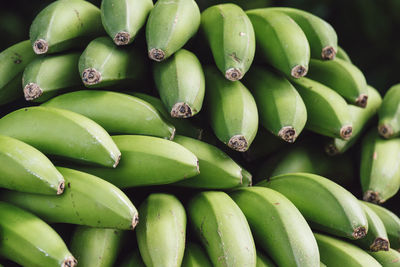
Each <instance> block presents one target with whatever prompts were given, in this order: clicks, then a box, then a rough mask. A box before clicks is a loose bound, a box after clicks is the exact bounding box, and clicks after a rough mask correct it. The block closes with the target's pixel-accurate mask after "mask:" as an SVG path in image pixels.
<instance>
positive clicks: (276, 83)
mask: <svg viewBox="0 0 400 267" xmlns="http://www.w3.org/2000/svg"><path fill="white" fill-rule="evenodd" d="M246 78H247V79H245V82H244V83H245V84H246V86H247V87H248V88H250V91H251V92H252V93H253V95H254V98H255V100H256V103H257V108H258V112H259V114H260V122H261V124H262V125H263V126H264V127H265V128H266V129H268V130H269V131H270V132H272V133H273V134H274V135H276V136H278V137H280V138H281V139H283V140H284V141H286V142H289V143H293V142H294V141H295V140H296V138H297V136H298V135H299V134H300V133H301V131H302V130H303V128H304V126H305V124H306V121H307V110H306V106H305V105H304V102H303V100H302V99H301V97H300V95H299V93H298V92H297V91H296V89H295V88H294V87H293V85H292V84H291V83H290V82H289V81H288V80H287V79H286V78H284V77H283V76H282V75H279V74H275V73H273V72H271V71H268V70H267V69H263V68H253V70H252V71H250V73H249V74H248V75H247V77H246Z"/></svg>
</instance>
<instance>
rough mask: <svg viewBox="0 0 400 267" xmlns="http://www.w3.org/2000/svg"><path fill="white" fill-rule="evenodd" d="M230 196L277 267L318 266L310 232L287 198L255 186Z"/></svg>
mask: <svg viewBox="0 0 400 267" xmlns="http://www.w3.org/2000/svg"><path fill="white" fill-rule="evenodd" d="M230 196H231V197H232V199H233V200H234V201H235V202H236V204H237V205H238V206H239V208H240V209H241V210H242V211H243V213H244V215H245V216H246V219H247V221H248V222H249V225H250V228H251V231H252V233H253V235H254V238H255V240H256V242H257V244H258V246H260V247H261V248H262V249H263V250H264V251H267V252H268V254H269V255H270V257H271V258H272V259H273V260H274V262H276V263H277V264H278V265H279V266H318V265H319V262H320V261H319V253H318V246H317V242H316V241H315V238H314V236H313V232H312V231H311V229H310V227H309V226H308V224H307V222H306V220H305V219H304V217H303V216H302V215H301V213H300V211H299V210H298V209H297V208H296V207H295V206H294V205H293V204H292V203H291V202H290V201H289V199H287V198H286V197H285V196H283V195H282V194H280V193H279V192H276V191H274V190H272V189H269V188H265V187H257V186H254V187H251V188H240V189H238V190H235V191H233V192H232V193H231V194H230ZM249 203H252V204H251V205H249Z"/></svg>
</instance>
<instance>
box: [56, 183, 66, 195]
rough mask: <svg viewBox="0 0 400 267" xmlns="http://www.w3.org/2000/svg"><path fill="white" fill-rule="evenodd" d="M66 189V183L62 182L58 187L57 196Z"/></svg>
mask: <svg viewBox="0 0 400 267" xmlns="http://www.w3.org/2000/svg"><path fill="white" fill-rule="evenodd" d="M64 189H65V181H61V182H60V183H59V184H58V187H57V195H61V194H62V193H63V192H64Z"/></svg>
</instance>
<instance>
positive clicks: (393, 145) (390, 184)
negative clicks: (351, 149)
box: [360, 129, 400, 203]
mask: <svg viewBox="0 0 400 267" xmlns="http://www.w3.org/2000/svg"><path fill="white" fill-rule="evenodd" d="M399 151H400V138H395V139H390V140H385V139H382V138H380V137H379V135H378V133H377V131H376V129H372V130H371V131H370V132H369V133H368V134H367V135H366V136H365V137H364V139H363V141H362V143H361V164H360V179H361V187H362V190H363V193H364V196H363V199H364V200H365V201H369V202H373V203H383V202H385V201H386V200H388V199H389V198H391V197H392V196H394V195H395V194H396V193H397V191H398V190H399V188H400V166H399V162H400V153H399Z"/></svg>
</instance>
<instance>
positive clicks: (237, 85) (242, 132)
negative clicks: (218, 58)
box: [205, 67, 258, 152]
mask: <svg viewBox="0 0 400 267" xmlns="http://www.w3.org/2000/svg"><path fill="white" fill-rule="evenodd" d="M205 74H206V88H207V93H206V101H207V105H208V116H209V120H210V123H211V127H212V129H213V131H214V133H215V135H216V136H217V138H218V139H219V140H220V141H222V142H223V143H224V144H226V145H228V147H230V148H232V149H233V150H237V151H240V152H244V151H246V150H247V149H248V148H249V146H250V145H251V142H252V141H253V139H254V137H255V136H256V133H257V129H258V112H257V106H256V102H255V100H254V98H253V96H252V95H251V93H250V92H249V90H248V89H247V88H246V87H245V86H244V85H243V84H242V83H241V82H239V81H236V82H231V81H228V80H226V79H224V78H223V77H222V76H221V74H220V73H219V72H218V70H217V69H215V68H213V67H208V68H207V69H206V70H205Z"/></svg>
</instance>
